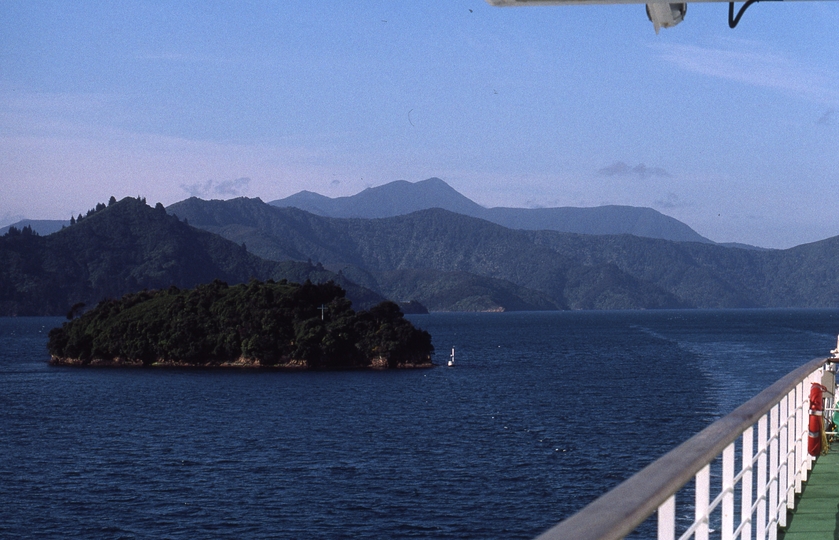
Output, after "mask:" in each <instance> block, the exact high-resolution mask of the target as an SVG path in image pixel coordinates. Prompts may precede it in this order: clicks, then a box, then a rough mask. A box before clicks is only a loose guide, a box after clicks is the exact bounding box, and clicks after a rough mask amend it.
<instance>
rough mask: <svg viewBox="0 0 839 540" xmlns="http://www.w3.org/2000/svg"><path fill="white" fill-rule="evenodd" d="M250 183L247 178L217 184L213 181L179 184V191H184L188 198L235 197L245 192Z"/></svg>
mask: <svg viewBox="0 0 839 540" xmlns="http://www.w3.org/2000/svg"><path fill="white" fill-rule="evenodd" d="M250 181H251V179H250V178H248V177H242V178H237V179H235V180H225V181H223V182H218V183H217V182H216V181H215V180H207V181H206V182H203V183H202V182H196V183H195V184H181V189H183V190H184V191H186V192H187V193H188V194H189V196H190V197H199V198H206V197H210V196H212V195H220V196H224V195H229V196H232V197H236V196H238V195H240V194H241V193H243V192H244V191H245V189H246V188H247V187H248V184H249V183H250Z"/></svg>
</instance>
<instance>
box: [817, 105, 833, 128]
mask: <svg viewBox="0 0 839 540" xmlns="http://www.w3.org/2000/svg"><path fill="white" fill-rule="evenodd" d="M835 123H836V111H835V110H833V109H828V110H826V111H825V113H824V114H823V115H821V117H819V119H818V120H816V125H817V126H832V125H833V124H835Z"/></svg>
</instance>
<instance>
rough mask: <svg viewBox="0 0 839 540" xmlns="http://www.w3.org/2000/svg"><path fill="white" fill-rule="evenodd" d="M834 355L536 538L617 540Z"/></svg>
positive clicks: (791, 375)
mask: <svg viewBox="0 0 839 540" xmlns="http://www.w3.org/2000/svg"><path fill="white" fill-rule="evenodd" d="M835 360H836V359H835V358H816V359H814V360H811V361H810V362H807V363H806V364H804V365H802V366H801V367H799V368H797V369H794V370H793V371H791V372H790V373H788V374H787V375H785V376H784V377H782V378H781V379H779V380H778V381H777V382H776V383H775V384H773V385H772V386H770V387H768V388H766V389H765V390H763V391H762V392H761V393H759V394H758V395H756V396H755V397H753V398H752V399H750V400H749V401H747V402H746V403H744V404H743V405H741V406H739V407H737V408H736V409H735V410H734V411H732V412H731V413H729V414H728V415H726V416H724V417H723V418H720V419H719V420H717V421H716V422H714V423H713V424H711V425H710V426H708V427H706V428H705V429H703V430H702V431H700V432H699V433H697V434H696V435H694V436H693V437H691V438H690V439H688V440H687V441H685V442H684V443H682V444H681V445H679V446H677V447H676V448H674V449H673V450H671V451H670V452H668V453H667V454H665V455H664V456H662V457H660V458H659V459H657V460H656V461H654V462H653V463H651V464H649V465H647V466H646V467H645V468H643V469H642V470H641V471H639V472H638V473H636V474H635V475H633V476H632V477H630V478H628V479H627V480H625V481H624V482H623V483H621V484H619V485H618V486H616V487H615V488H614V489H612V490H611V491H609V492H607V493H605V494H604V495H602V496H600V497H599V498H597V499H595V500H594V501H592V502H591V503H590V504H589V505H588V506H586V507H585V508H583V509H582V510H580V511H579V512H577V513H576V514H574V515H573V516H571V517H569V518H568V519H566V520H565V521H562V522H561V523H559V524H558V525H556V526H554V527H553V528H551V529H549V530H547V531H546V532H544V533H543V534H541V535H540V536H539V537H538V540H562V539H564V540H569V539H574V540H619V539H621V538H623V537H625V536H626V535H628V534H629V533H631V532H632V531H633V530H635V528H636V527H638V525H640V524H641V523H643V522H644V520H645V519H647V518H648V517H649V516H651V515H652V514H653V513H654V512H656V511H657V510H658V508H659V506H661V505H662V504H663V503H664V502H665V501H667V499H668V498H669V497H670V496H672V495H673V494H675V493H676V492H677V491H679V489H681V488H682V487H683V486H684V485H685V484H687V483H688V482H689V481H690V480H691V479H693V478H694V476H695V475H696V474H697V472H699V470H700V469H702V468H703V467H705V466H706V465H708V464H709V463H710V462H711V461H712V460H714V459H715V458H716V457H717V456H719V455H720V454H721V453H722V451H723V450H724V449H725V448H726V447H727V446H728V445H729V444H731V443H732V442H734V441H735V440H736V439H737V438H738V437H739V436H740V435H741V434H742V433H743V432H744V431H745V430H746V429H748V428H749V427H751V426H753V425H754V424H755V423H756V422H757V421H758V420H759V419H760V418H761V417H762V416H763V415H765V414H766V413H767V412H769V410H770V409H771V408H772V407H774V406H775V405H777V404H778V403H779V402H780V400H781V399H783V397H784V396H786V395H787V393H788V392H790V391H791V390H792V389H793V388H795V386H796V385H797V384H799V383H801V382H802V381H803V380H804V379H806V378H807V377H808V376H809V375H810V374H811V373H813V372H814V371H816V370H817V369H819V368H821V367H822V366H824V365H825V364H826V363H828V362H830V361H835Z"/></svg>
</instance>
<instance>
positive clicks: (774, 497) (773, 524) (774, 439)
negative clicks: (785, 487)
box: [768, 404, 780, 540]
mask: <svg viewBox="0 0 839 540" xmlns="http://www.w3.org/2000/svg"><path fill="white" fill-rule="evenodd" d="M779 414H780V404H777V405H775V406H773V407H772V409H770V410H769V508H768V510H769V540H776V539H777V538H778V438H779V437H778V427H779V426H778V415H779Z"/></svg>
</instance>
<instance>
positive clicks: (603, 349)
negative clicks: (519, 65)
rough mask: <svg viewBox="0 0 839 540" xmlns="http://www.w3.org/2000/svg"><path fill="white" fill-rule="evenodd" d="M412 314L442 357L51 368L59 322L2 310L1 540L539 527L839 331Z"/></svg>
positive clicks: (718, 316) (605, 317)
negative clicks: (428, 362)
mask: <svg viewBox="0 0 839 540" xmlns="http://www.w3.org/2000/svg"><path fill="white" fill-rule="evenodd" d="M409 318H410V319H411V321H412V322H413V323H414V324H415V325H417V326H419V327H421V328H423V329H425V330H427V331H429V332H430V333H431V335H432V337H433V343H434V346H435V348H436V353H435V359H434V360H435V363H436V364H437V365H436V367H433V368H428V369H413V370H396V371H339V372H288V371H264V370H263V371H260V370H237V369H176V368H79V367H55V366H50V365H49V364H48V359H49V358H48V354H47V351H46V343H47V334H48V332H49V330H50V329H51V328H53V327H55V326H59V325H61V324H62V322H63V320H62V319H61V318H0V538H3V539H11V538H62V539H73V538H79V539H82V538H83V539H91V538H108V539H119V538H125V539H129V538H154V539H165V538H170V539H195V538H236V539H241V538H246V539H247V538H277V539H300V538H324V539H326V538H328V539H336V538H352V539H356V538H360V539H379V538H381V539H385V538H388V539H390V538H434V539H436V538H441V539H448V538H451V539H484V538H490V539H491V538H532V537H534V536H536V535H538V534H539V533H541V532H543V531H544V530H546V529H547V528H550V527H551V526H553V525H554V524H556V523H558V522H559V521H561V520H562V519H564V518H567V517H569V516H570V515H572V514H573V513H574V512H576V511H577V510H579V509H581V508H582V507H584V506H585V505H586V504H588V503H589V502H591V501H592V500H594V499H595V498H596V497H598V496H599V495H601V494H603V493H605V492H606V491H607V490H609V489H610V488H612V487H614V486H616V485H617V484H619V483H620V482H621V481H622V480H625V479H626V478H628V477H629V476H631V475H632V474H633V473H634V472H636V471H638V470H639V469H641V468H642V467H644V466H645V465H647V464H648V463H650V462H652V461H653V460H655V459H656V458H657V457H659V456H661V455H663V454H664V453H665V452H667V451H669V450H670V449H672V448H674V447H675V446H677V445H678V444H679V443H681V442H683V441H684V440H686V439H688V438H689V437H690V436H691V435H693V434H695V433H697V432H698V431H699V430H701V429H702V428H704V427H705V426H707V425H709V424H710V423H711V422H713V421H714V420H716V419H718V418H720V417H721V416H723V415H725V414H727V413H728V412H730V411H732V410H733V409H734V408H736V407H737V406H738V405H740V404H741V403H743V402H745V401H746V400H748V399H749V398H751V397H753V396H754V395H756V394H757V393H758V392H760V391H761V390H762V389H764V388H765V387H766V386H768V385H770V384H771V383H773V382H774V381H776V380H777V379H779V378H780V377H782V376H783V375H785V374H786V373H788V372H789V371H791V370H792V369H793V368H795V367H797V366H799V365H801V364H803V363H804V362H806V361H808V360H811V359H813V358H816V357H822V356H826V355H828V353H829V351H830V350H831V349H833V348H834V347H835V346H836V341H837V337H836V336H837V333H839V310H679V311H602V312H598V311H588V312H548V313H545V312H540V313H535V312H534V313H469V314H466V313H434V314H429V315H412V316H410V317H409ZM453 347H454V348H455V365H454V366H453V367H447V366H446V362H447V360H448V359H449V356H450V354H451V350H452V348H453ZM636 536H637V537H653V536H654V533H653V532H651V530H650V529H649V527H648V526H647V525H645V526H642V528H641V529H639V531H638V532H637V533H636Z"/></svg>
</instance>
